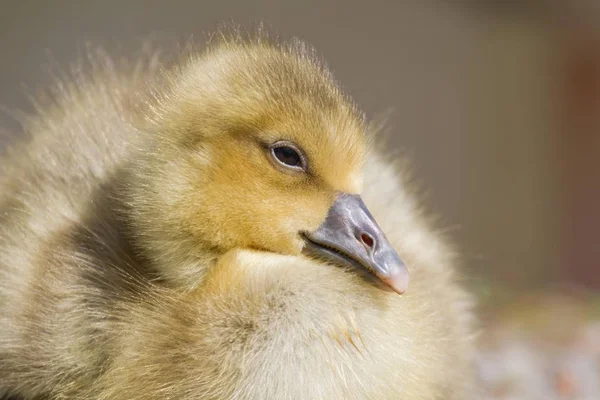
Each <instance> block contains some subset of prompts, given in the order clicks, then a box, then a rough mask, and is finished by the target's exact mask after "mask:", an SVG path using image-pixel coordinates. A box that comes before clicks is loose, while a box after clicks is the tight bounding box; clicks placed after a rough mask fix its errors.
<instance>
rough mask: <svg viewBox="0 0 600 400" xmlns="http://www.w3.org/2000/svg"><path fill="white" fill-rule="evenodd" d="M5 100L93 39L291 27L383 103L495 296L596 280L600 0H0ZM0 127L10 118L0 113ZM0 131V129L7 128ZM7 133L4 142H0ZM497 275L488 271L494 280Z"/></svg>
mask: <svg viewBox="0 0 600 400" xmlns="http://www.w3.org/2000/svg"><path fill="white" fill-rule="evenodd" d="M0 5H1V8H0V9H1V10H2V11H0V55H1V56H0V106H2V107H6V108H8V109H16V108H18V109H24V110H30V106H29V105H28V102H27V100H26V96H25V95H24V93H25V91H26V90H24V87H26V88H27V90H28V91H32V90H35V89H39V88H41V87H43V86H44V85H45V84H46V83H47V82H48V74H47V73H46V72H45V70H46V66H47V64H48V60H49V56H48V54H51V56H52V58H54V59H55V60H57V61H58V62H59V63H60V64H65V65H68V64H69V62H71V61H72V60H74V59H75V57H76V56H77V53H78V51H80V50H81V48H82V44H83V43H85V42H87V41H89V42H92V43H95V44H100V45H103V46H105V47H107V48H109V49H110V48H113V47H115V46H116V45H124V46H130V45H131V46H134V45H137V40H139V39H141V38H143V37H145V36H147V35H150V34H153V35H154V36H157V35H158V36H160V35H165V36H168V37H175V38H181V39H186V38H187V37H188V36H189V35H190V34H192V33H193V34H194V35H195V36H196V38H197V39H198V40H199V41H202V40H204V38H205V34H208V33H210V32H211V31H212V30H214V29H215V28H216V27H217V26H218V25H219V24H221V23H223V22H235V23H237V24H241V25H242V26H250V27H252V26H255V25H256V23H257V22H260V21H263V22H265V24H266V26H267V27H268V28H269V30H271V31H274V32H277V33H280V34H282V35H284V36H298V37H300V38H302V39H304V40H306V41H308V42H310V43H311V44H313V45H314V46H316V47H317V49H318V51H319V52H320V53H321V54H322V55H323V56H324V57H325V58H326V59H327V61H328V62H329V64H330V66H331V67H332V69H333V70H334V72H335V74H336V75H337V77H338V78H339V80H340V81H341V82H342V83H343V84H344V85H345V87H346V88H347V89H348V90H349V91H350V92H351V93H352V95H353V96H354V98H355V99H356V100H357V102H358V103H359V104H360V105H361V106H362V107H363V108H364V109H365V110H366V111H367V113H368V115H369V116H371V117H373V118H381V117H382V116H387V118H388V123H387V129H388V131H389V135H390V140H391V141H392V142H393V145H394V146H396V147H398V148H401V149H404V150H407V151H408V153H409V154H410V155H411V156H412V158H413V160H414V168H415V172H416V174H417V176H418V177H419V179H420V180H421V182H423V184H424V186H425V187H426V188H427V189H428V197H427V201H428V202H429V206H430V207H432V208H433V209H435V210H436V211H437V212H438V213H439V214H440V215H441V216H442V227H446V228H447V230H448V231H449V232H450V234H451V236H453V237H454V238H455V239H456V242H457V243H458V244H459V246H460V248H461V251H462V253H463V255H464V261H465V265H466V267H467V271H468V276H469V279H470V281H471V283H473V285H474V286H475V287H476V288H478V289H481V294H482V296H483V297H484V298H485V297H486V296H487V297H488V298H489V297H491V296H492V295H491V293H498V292H496V291H493V290H489V288H490V287H492V288H493V287H499V288H502V289H503V290H502V291H501V292H499V293H504V294H505V295H506V294H508V295H510V293H511V292H513V291H521V292H523V291H524V289H526V288H543V287H548V285H555V284H576V285H579V286H582V287H588V288H591V289H600V262H599V261H598V260H600V246H599V245H598V243H597V242H598V239H599V237H600V207H598V205H600V91H599V86H600V41H599V40H598V39H599V38H600V2H599V1H595V0H591V1H552V0H548V1H542V0H539V1H515V2H510V1H496V2H493V1H433V0H422V1H396V2H392V1H375V0H371V1H368V2H365V1H361V0H346V1H317V0H310V1H295V2H293V1H288V2H281V1H269V0H254V1H243V0H237V1H231V0H221V1H218V2H203V1H191V0H189V1H184V0H181V1H158V0H145V1H143V0H128V1H116V0H104V1H96V2H91V1H67V0H63V1H58V0H56V1H53V2H42V1H35V0H20V1H19V0H14V1H13V0H3V1H1V2H0ZM0 115H2V116H0V126H1V127H3V128H6V129H7V130H8V131H10V130H15V128H16V127H17V125H16V123H15V122H14V121H12V120H10V118H9V117H7V116H4V114H0ZM4 140H5V141H6V140H8V139H4ZM0 145H1V142H0ZM490 285H491V286H490Z"/></svg>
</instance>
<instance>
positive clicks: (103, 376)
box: [0, 39, 472, 400]
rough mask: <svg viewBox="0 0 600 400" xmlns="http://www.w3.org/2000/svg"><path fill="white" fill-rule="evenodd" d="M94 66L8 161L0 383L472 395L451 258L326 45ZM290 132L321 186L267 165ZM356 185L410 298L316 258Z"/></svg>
mask: <svg viewBox="0 0 600 400" xmlns="http://www.w3.org/2000/svg"><path fill="white" fill-rule="evenodd" d="M92 66H93V68H91V69H92V72H91V73H85V74H76V75H75V76H72V77H71V78H70V79H68V80H64V81H62V82H61V83H60V84H58V85H57V87H56V89H55V91H54V92H53V96H52V97H53V101H45V102H43V103H42V104H40V105H38V107H37V113H36V115H35V116H32V117H28V118H27V119H26V121H25V123H24V132H25V133H26V134H27V135H28V137H29V139H28V140H27V141H26V142H25V143H23V144H19V145H17V146H16V147H14V148H13V149H12V150H11V151H9V152H8V154H7V155H6V156H5V157H4V159H3V161H2V164H1V165H2V177H1V178H0V179H1V180H0V391H1V390H2V389H4V390H7V391H9V392H10V393H14V394H19V395H22V396H24V397H26V398H33V397H35V396H39V395H44V396H49V397H50V398H55V399H66V398H69V399H71V398H78V399H130V400H135V399H166V398H172V399H240V400H242V399H328V400H330V399H331V400H334V399H398V398H402V399H406V400H421V399H422V400H425V399H456V400H459V399H460V400H463V399H466V398H468V397H469V395H470V394H471V393H472V376H471V373H470V371H471V361H472V360H471V358H472V348H471V310H470V298H469V296H468V295H467V294H466V293H465V292H464V291H463V290H462V289H461V288H460V286H459V285H458V284H457V283H456V278H455V272H454V269H453V263H454V260H453V257H452V255H451V252H450V251H449V249H448V248H447V247H446V245H445V244H444V243H443V241H442V240H441V239H440V237H438V235H437V234H435V233H434V231H433V230H432V229H431V228H430V226H429V225H428V223H427V222H426V220H425V219H424V218H423V217H422V216H421V213H420V212H419V208H418V206H417V204H416V202H415V200H414V199H413V197H412V196H411V195H410V193H409V192H408V190H407V182H406V181H405V180H403V179H402V176H401V171H400V170H399V169H397V168H396V167H395V166H394V165H393V164H392V163H391V162H389V161H385V160H384V158H383V157H382V156H381V155H380V154H378V152H374V153H373V154H371V155H370V156H369V157H368V158H365V157H366V154H367V143H366V139H365V131H366V126H365V123H364V122H363V119H362V116H361V115H360V113H359V112H358V111H357V110H356V107H355V106H354V105H353V104H352V102H351V101H350V100H349V99H348V98H347V97H346V96H345V95H344V94H343V93H342V92H341V91H340V90H339V89H338V87H337V86H336V84H335V82H334V81H333V79H332V77H331V75H330V73H329V72H328V71H327V69H326V68H325V67H324V66H323V65H322V64H321V63H320V62H319V61H318V60H317V58H316V57H315V56H314V55H313V52H312V51H310V50H307V48H306V47H305V46H303V45H298V44H295V45H276V44H273V43H271V42H268V41H266V40H264V39H258V40H253V41H250V42H244V41H240V40H228V41H224V42H221V43H219V44H217V45H213V46H211V47H210V49H209V50H208V51H206V52H205V53H204V54H203V55H201V56H192V57H190V58H188V59H186V60H185V61H184V62H182V63H179V64H177V65H175V66H170V67H166V66H164V65H162V64H156V63H148V64H144V65H133V66H131V67H128V66H126V65H119V66H117V65H116V64H113V63H112V62H110V61H109V60H108V59H106V58H104V57H101V58H98V57H95V58H94V60H93V63H92ZM282 135H283V137H285V138H286V139H293V140H294V141H295V142H297V143H299V144H300V145H301V146H302V147H303V148H304V151H305V152H306V154H307V155H308V157H309V158H310V161H311V169H310V174H307V175H306V176H303V177H299V176H292V175H290V174H285V173H282V172H281V171H278V170H277V169H276V168H273V166H272V165H269V163H268V162H267V161H266V158H265V157H264V149H263V148H261V147H260V143H262V142H265V141H272V140H275V139H278V138H280V137H281V136H282ZM365 159H367V160H368V161H367V162H366V165H363V164H364V163H365ZM363 169H364V177H363ZM338 191H348V192H362V194H363V198H364V199H365V202H366V203H367V205H368V206H369V208H370V209H371V212H372V213H373V214H374V216H375V218H376V219H377V220H378V222H379V224H380V225H381V227H382V228H383V230H384V231H385V232H386V235H387V236H388V238H389V240H390V242H391V243H392V244H393V245H394V246H395V248H396V250H397V251H398V253H399V254H400V255H401V256H402V258H403V259H404V261H405V262H406V264H407V265H408V266H409V269H410V272H411V286H410V288H409V290H408V292H407V293H406V294H404V295H402V296H399V295H397V294H395V293H390V292H385V291H382V290H381V289H379V288H377V287H375V286H374V285H372V284H371V283H370V282H368V281H366V280H365V279H364V278H362V277H360V276H358V275H356V274H355V273H354V272H353V271H350V270H345V269H342V268H340V267H336V266H333V265H328V264H325V263H321V262H317V261H314V260H312V259H308V258H306V257H305V256H303V255H301V254H300V251H301V249H302V241H301V239H300V238H299V236H298V232H300V231H303V230H310V229H315V228H317V227H318V226H319V224H321V222H322V221H323V219H324V218H325V215H326V213H327V210H328V208H329V206H330V205H331V202H332V201H333V198H334V195H335V193H337V192H338Z"/></svg>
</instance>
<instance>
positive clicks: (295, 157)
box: [271, 142, 306, 171]
mask: <svg viewBox="0 0 600 400" xmlns="http://www.w3.org/2000/svg"><path fill="white" fill-rule="evenodd" d="M271 155H272V157H273V158H274V159H275V161H277V162H278V163H279V164H280V165H282V166H284V167H286V168H290V169H294V170H301V171H305V170H306V163H305V160H304V157H303V156H302V153H301V152H300V150H298V148H297V147H296V146H295V145H293V144H292V143H289V142H277V143H275V144H273V145H272V146H271Z"/></svg>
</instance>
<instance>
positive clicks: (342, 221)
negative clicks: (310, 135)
mask: <svg viewBox="0 0 600 400" xmlns="http://www.w3.org/2000/svg"><path fill="white" fill-rule="evenodd" d="M303 236H304V240H305V241H306V245H305V246H304V251H305V253H307V254H308V255H309V256H313V257H318V258H323V259H325V260H327V261H332V262H334V263H336V264H341V265H342V266H346V267H358V268H360V269H362V270H366V271H368V272H370V273H371V274H372V275H374V276H375V277H377V278H378V279H379V280H380V281H381V282H382V283H384V287H385V288H389V289H392V290H393V291H395V292H396V293H398V294H402V293H404V292H405V291H406V289H407V288H408V282H409V277H408V270H407V268H406V265H404V263H403V262H402V260H401V259H400V257H399V256H398V254H397V253H396V251H395V250H394V249H393V248H392V245H391V244H390V242H389V241H388V240H387V238H386V237H385V235H384V233H383V232H382V230H381V228H380V227H379V225H377V222H375V219H374V218H373V216H372V215H371V213H370V212H369V210H368V209H367V206H366V205H365V203H364V202H363V201H362V199H361V197H360V196H359V195H350V194H347V193H342V194H340V195H339V196H338V197H337V198H336V200H335V202H334V203H333V205H332V206H331V208H330V209H329V213H328V215H327V218H325V221H324V222H323V224H322V225H321V226H320V227H319V228H318V229H317V230H316V231H314V232H311V233H305V234H304V235H303Z"/></svg>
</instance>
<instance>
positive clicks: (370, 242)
mask: <svg viewBox="0 0 600 400" xmlns="http://www.w3.org/2000/svg"><path fill="white" fill-rule="evenodd" d="M360 241H361V242H362V244H364V245H365V246H366V247H367V248H369V249H372V248H373V246H375V239H373V237H372V236H371V235H369V234H368V233H364V232H363V233H361V234H360Z"/></svg>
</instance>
